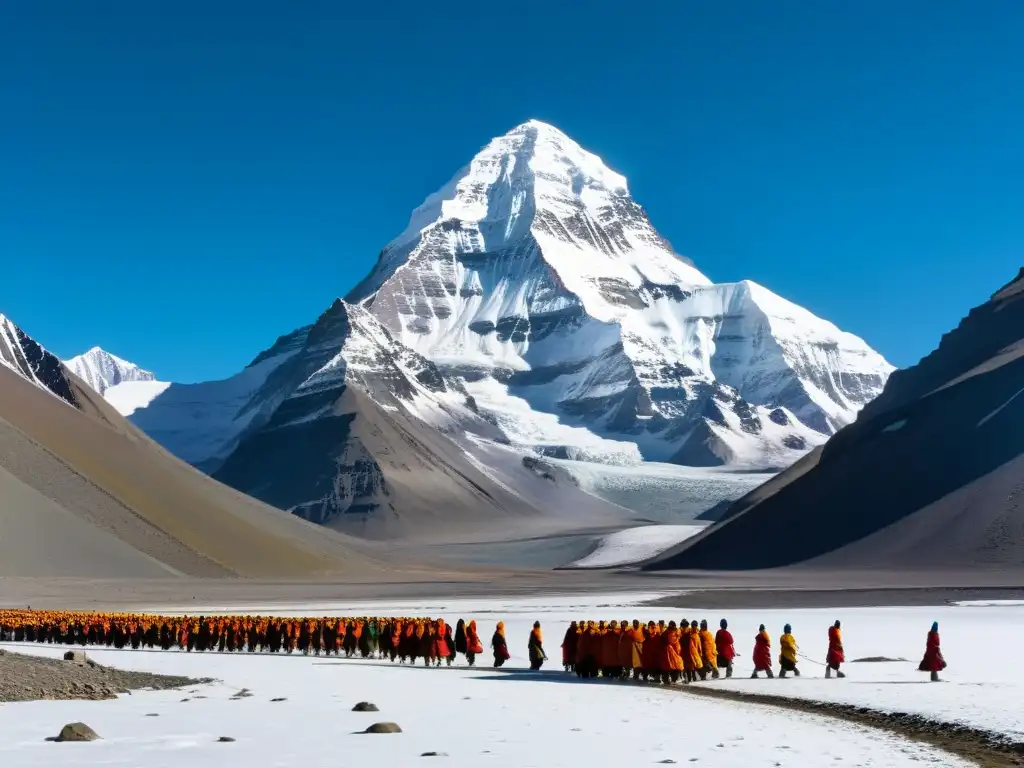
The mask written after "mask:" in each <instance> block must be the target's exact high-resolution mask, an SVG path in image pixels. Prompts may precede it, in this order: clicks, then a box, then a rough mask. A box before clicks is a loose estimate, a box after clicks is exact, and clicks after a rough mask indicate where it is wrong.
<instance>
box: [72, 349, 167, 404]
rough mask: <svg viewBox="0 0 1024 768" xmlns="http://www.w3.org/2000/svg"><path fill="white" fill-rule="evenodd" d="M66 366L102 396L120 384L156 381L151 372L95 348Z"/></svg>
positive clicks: (74, 358) (73, 359)
mask: <svg viewBox="0 0 1024 768" xmlns="http://www.w3.org/2000/svg"><path fill="white" fill-rule="evenodd" d="M64 364H65V365H66V366H67V367H68V369H70V371H71V372H72V373H74V374H75V375H76V376H78V378H80V379H82V381H84V382H85V383H86V384H88V385H89V386H90V387H92V389H94V390H95V391H96V392H99V393H100V394H101V395H104V394H106V392H107V390H108V389H110V388H111V387H115V386H117V385H118V384H122V383H125V382H131V381H156V376H154V375H153V374H152V373H150V372H149V371H145V370H143V369H142V368H140V367H139V366H137V365H135V363H129V362H128V361H127V360H122V359H121V358H119V357H116V356H114V355H112V354H110V353H109V352H107V351H105V350H103V349H100V348H99V347H93V348H92V349H90V350H89V351H88V352H86V353H85V354H84V355H78V356H77V357H73V358H71V359H70V360H66V361H65V362H64Z"/></svg>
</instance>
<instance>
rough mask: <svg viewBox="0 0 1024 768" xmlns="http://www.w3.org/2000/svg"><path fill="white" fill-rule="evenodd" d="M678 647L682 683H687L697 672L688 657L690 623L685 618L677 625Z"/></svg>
mask: <svg viewBox="0 0 1024 768" xmlns="http://www.w3.org/2000/svg"><path fill="white" fill-rule="evenodd" d="M679 645H680V647H681V648H682V655H683V682H684V683H688V682H690V678H691V677H692V678H696V674H697V671H696V670H695V669H694V668H693V660H692V658H691V657H690V622H689V621H687V620H686V619H685V618H684V619H683V620H682V621H681V622H680V623H679Z"/></svg>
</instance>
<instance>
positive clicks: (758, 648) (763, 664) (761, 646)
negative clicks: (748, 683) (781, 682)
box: [750, 624, 775, 679]
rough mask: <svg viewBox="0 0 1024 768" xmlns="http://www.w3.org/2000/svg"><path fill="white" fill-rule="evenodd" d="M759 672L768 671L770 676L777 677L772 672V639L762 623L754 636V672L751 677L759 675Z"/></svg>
mask: <svg viewBox="0 0 1024 768" xmlns="http://www.w3.org/2000/svg"><path fill="white" fill-rule="evenodd" d="M758 672H766V673H767V674H768V677H775V673H774V672H772V640H771V638H770V637H768V632H767V630H765V628H764V624H762V625H761V626H760V627H759V628H758V630H757V635H756V636H755V637H754V672H753V674H751V675H750V677H751V679H753V678H755V677H757V673H758Z"/></svg>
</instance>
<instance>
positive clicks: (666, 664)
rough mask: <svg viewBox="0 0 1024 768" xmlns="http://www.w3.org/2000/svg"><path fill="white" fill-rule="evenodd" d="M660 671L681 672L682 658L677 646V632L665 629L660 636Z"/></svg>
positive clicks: (679, 648) (680, 649)
mask: <svg viewBox="0 0 1024 768" xmlns="http://www.w3.org/2000/svg"><path fill="white" fill-rule="evenodd" d="M660 666H661V671H662V672H682V671H683V656H682V648H681V647H680V645H679V630H678V629H671V628H669V629H667V630H665V632H664V633H663V634H662V636H661V664H660Z"/></svg>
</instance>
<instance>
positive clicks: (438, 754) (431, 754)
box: [420, 752, 448, 757]
mask: <svg viewBox="0 0 1024 768" xmlns="http://www.w3.org/2000/svg"><path fill="white" fill-rule="evenodd" d="M420 757H448V753H447V752H424V753H423V754H422V755H420Z"/></svg>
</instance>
